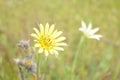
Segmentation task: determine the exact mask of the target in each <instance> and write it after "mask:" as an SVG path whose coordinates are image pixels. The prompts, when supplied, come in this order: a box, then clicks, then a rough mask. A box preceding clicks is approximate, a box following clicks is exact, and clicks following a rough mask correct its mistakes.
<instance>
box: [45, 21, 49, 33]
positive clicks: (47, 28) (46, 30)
mask: <svg viewBox="0 0 120 80" xmlns="http://www.w3.org/2000/svg"><path fill="white" fill-rule="evenodd" d="M48 31H49V24H48V23H47V24H46V26H45V34H48Z"/></svg>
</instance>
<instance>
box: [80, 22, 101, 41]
mask: <svg viewBox="0 0 120 80" xmlns="http://www.w3.org/2000/svg"><path fill="white" fill-rule="evenodd" d="M81 24H82V27H81V28H79V31H81V32H83V34H84V35H85V36H86V37H87V38H92V39H97V40H100V38H101V37H102V35H99V34H95V33H96V32H97V31H99V28H95V29H92V23H89V25H88V27H87V26H86V24H85V22H84V21H82V22H81Z"/></svg>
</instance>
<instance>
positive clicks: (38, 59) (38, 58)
mask: <svg viewBox="0 0 120 80" xmlns="http://www.w3.org/2000/svg"><path fill="white" fill-rule="evenodd" d="M39 61H40V54H38V57H37V80H39V64H40V62H39Z"/></svg>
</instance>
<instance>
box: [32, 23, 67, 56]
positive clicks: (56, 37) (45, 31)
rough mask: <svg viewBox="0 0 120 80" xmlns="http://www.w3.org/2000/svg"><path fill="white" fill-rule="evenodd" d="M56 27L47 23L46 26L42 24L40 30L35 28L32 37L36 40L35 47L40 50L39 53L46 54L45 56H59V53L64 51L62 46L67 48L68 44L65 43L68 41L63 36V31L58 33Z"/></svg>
mask: <svg viewBox="0 0 120 80" xmlns="http://www.w3.org/2000/svg"><path fill="white" fill-rule="evenodd" d="M54 27H55V25H54V24H52V25H51V26H50V25H49V24H48V23H47V24H46V25H45V26H43V25H42V24H40V25H39V30H38V29H37V28H33V29H34V31H35V33H32V34H31V36H32V37H34V38H35V40H34V41H35V42H36V43H35V45H34V46H35V47H37V48H39V50H38V52H39V53H44V54H45V56H48V55H49V54H54V55H56V56H57V55H58V51H63V50H64V49H63V48H62V46H66V43H64V42H63V41H64V40H65V39H66V38H65V37H64V36H61V34H62V31H57V30H55V29H54Z"/></svg>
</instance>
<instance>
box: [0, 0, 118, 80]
mask: <svg viewBox="0 0 120 80" xmlns="http://www.w3.org/2000/svg"><path fill="white" fill-rule="evenodd" d="M82 20H84V21H85V22H86V23H87V24H88V23H89V22H92V24H93V27H99V28H100V31H99V34H102V35H103V38H102V39H101V40H100V41H97V40H93V39H86V43H85V44H84V45H83V46H82V47H81V49H80V51H81V52H82V53H84V54H83V55H79V59H78V61H77V64H76V68H75V71H74V74H75V75H76V79H75V80H119V79H120V76H119V75H120V1H119V0H99V1H98V0H0V80H19V72H18V68H17V66H16V64H15V63H14V62H13V58H15V57H19V56H20V55H22V52H21V51H19V48H18V47H17V46H16V44H17V43H18V42H19V41H20V40H30V43H31V45H32V44H33V40H32V39H31V37H30V34H31V33H32V32H33V27H38V24H39V23H42V24H43V25H45V24H46V23H47V22H48V23H49V24H56V28H57V29H58V30H62V31H63V32H64V33H63V35H64V36H66V37H67V40H66V42H67V44H68V45H69V46H67V47H65V51H64V52H60V56H59V58H58V59H56V58H55V57H53V56H51V57H49V58H48V60H47V61H46V60H45V59H44V55H42V54H41V58H40V61H41V65H40V69H41V73H44V74H45V80H70V79H71V75H72V74H71V66H72V62H73V59H74V56H75V51H76V49H77V45H78V42H79V40H80V38H81V36H82V35H83V34H82V33H81V32H80V31H78V28H79V27H81V21H82ZM18 55H19V56H18ZM82 57H84V60H83V62H81V60H80V59H81V58H82Z"/></svg>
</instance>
